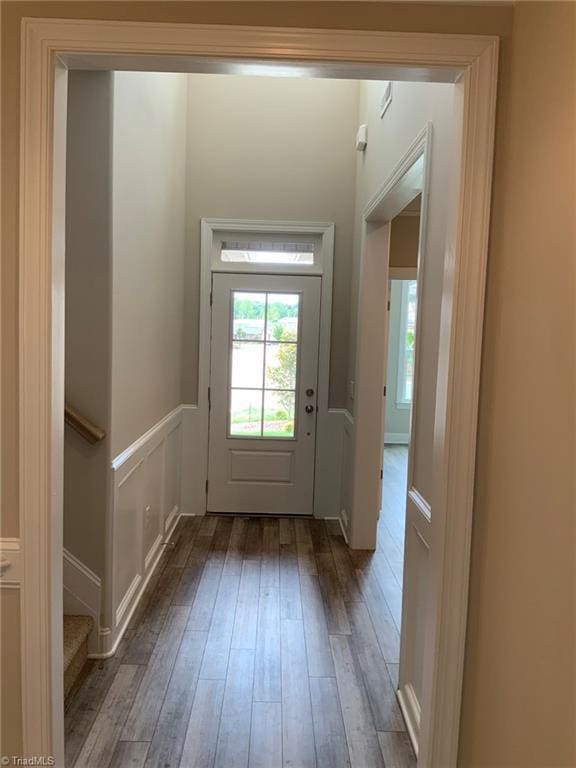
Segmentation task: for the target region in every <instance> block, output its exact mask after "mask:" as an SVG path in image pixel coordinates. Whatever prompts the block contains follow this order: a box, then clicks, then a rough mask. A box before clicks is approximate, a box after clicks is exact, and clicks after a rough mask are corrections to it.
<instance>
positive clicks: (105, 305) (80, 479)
mask: <svg viewBox="0 0 576 768" xmlns="http://www.w3.org/2000/svg"><path fill="white" fill-rule="evenodd" d="M111 128H112V74H111V73H109V72H80V71H78V72H70V74H69V80H68V125H67V142H68V146H67V169H66V174H67V175H66V347H65V360H66V362H65V365H66V370H65V389H66V400H67V401H68V402H69V403H70V404H71V405H72V406H73V407H74V408H76V409H77V410H78V411H80V412H81V413H82V414H84V415H86V416H87V417H88V418H89V419H91V420H92V421H93V422H95V423H96V424H98V425H100V426H101V427H103V428H104V429H105V430H106V431H107V432H108V433H109V432H110V396H111V393H110V388H111V356H110V333H111V331H110V329H111V322H112V316H111V295H110V280H111V270H112V244H111V237H110V235H111V199H110V190H111V183H112V130H111ZM109 446H110V439H109V437H108V438H106V439H105V440H104V441H103V442H101V443H98V444H97V445H88V444H87V443H86V441H85V440H83V438H81V437H80V436H79V435H78V434H76V432H74V431H73V430H72V429H70V428H69V427H67V428H66V430H65V440H64V546H65V548H66V549H68V550H69V551H70V552H72V553H73V554H74V555H75V556H76V557H77V558H78V559H80V560H81V561H82V562H83V563H85V565H87V566H88V567H89V568H90V569H92V571H94V572H95V573H96V574H97V575H98V576H100V577H102V576H103V575H104V567H105V551H104V541H105V525H106V516H107V508H108V476H109V468H110V461H109V459H110V457H109Z"/></svg>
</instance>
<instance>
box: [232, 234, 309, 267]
mask: <svg viewBox="0 0 576 768" xmlns="http://www.w3.org/2000/svg"><path fill="white" fill-rule="evenodd" d="M315 249H316V244H315V243H313V242H311V243H289V242H284V241H268V242H266V241H263V240H253V241H251V242H250V241H242V240H241V241H240V242H238V241H231V240H223V241H222V248H221V251H220V255H221V258H222V261H231V262H236V263H249V264H308V265H310V264H314V252H315Z"/></svg>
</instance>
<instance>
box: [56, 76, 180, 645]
mask: <svg viewBox="0 0 576 768" xmlns="http://www.w3.org/2000/svg"><path fill="white" fill-rule="evenodd" d="M69 94H70V109H69V125H68V127H69V131H68V179H67V185H68V186H67V206H68V208H67V254H66V258H67V265H66V277H67V286H66V291H67V296H66V395H67V398H68V399H69V400H70V402H71V403H72V404H73V405H74V406H76V407H77V408H78V410H80V411H81V412H82V413H84V414H86V415H87V416H88V417H90V418H91V419H93V420H94V421H95V422H97V423H98V424H100V425H102V426H103V427H104V428H105V429H106V431H107V433H108V434H107V437H106V439H105V440H104V441H103V442H102V443H99V444H97V445H88V444H87V443H86V442H85V441H83V440H82V439H81V438H79V437H78V436H77V435H75V434H74V433H73V432H71V431H70V430H67V433H66V448H65V462H66V466H65V513H64V528H65V546H66V548H67V549H68V550H69V551H70V552H71V554H72V555H73V556H74V557H75V558H77V559H78V560H79V561H80V562H81V564H83V565H84V566H88V568H90V569H91V570H92V571H93V572H94V573H95V574H96V576H98V577H100V578H101V581H102V590H101V594H102V601H103V605H102V606H100V608H101V611H102V614H103V617H102V626H103V627H104V628H108V629H109V630H110V632H109V633H105V634H103V635H102V647H101V649H100V650H102V651H107V650H110V648H111V647H112V645H113V643H114V642H115V640H116V639H117V637H118V635H119V633H120V632H121V630H122V627H123V626H124V624H125V622H126V620H127V618H128V616H129V614H130V610H131V608H132V607H133V605H134V604H135V602H136V601H137V600H138V597H139V594H140V592H141V590H142V589H143V588H144V585H145V582H146V579H147V578H148V576H149V575H150V573H151V572H152V569H153V567H154V564H155V560H156V557H157V556H158V554H159V547H160V541H161V539H162V538H163V537H165V536H166V535H168V534H169V532H170V530H171V528H172V526H173V524H174V522H175V520H176V519H177V517H176V516H177V514H178V513H179V511H180V507H181V502H180V467H181V442H182V437H181V412H180V404H181V402H182V391H181V386H182V344H183V341H182V336H183V327H182V318H183V306H184V256H185V237H186V225H185V215H186V208H185V204H186V117H187V115H186V103H187V78H186V75H174V74H152V73H124V72H115V73H102V72H96V73H90V72H73V73H71V75H70V90H69ZM151 428H152V431H151V432H150V431H149V430H151ZM146 433H148V434H146ZM137 440H138V441H139V445H138V447H137V449H134V450H131V451H129V452H128V454H125V455H124V456H123V457H122V459H117V457H118V454H120V453H122V452H125V451H126V449H128V448H129V447H130V446H131V444H133V443H134V441H137ZM68 565H69V566H70V564H68ZM68 573H69V574H70V579H69V583H66V584H65V587H66V589H67V595H74V596H78V593H79V590H78V587H82V586H83V583H82V578H83V575H82V568H81V567H80V568H74V567H72V566H70V567H68V569H67V570H65V574H68ZM80 591H81V590H80ZM76 603H77V601H76ZM78 604H79V603H78ZM91 650H94V647H92V648H91ZM96 650H97V647H96Z"/></svg>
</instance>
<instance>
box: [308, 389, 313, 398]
mask: <svg viewBox="0 0 576 768" xmlns="http://www.w3.org/2000/svg"><path fill="white" fill-rule="evenodd" d="M313 394H314V390H313V389H310V388H308V389H307V390H306V396H307V397H312V396H313Z"/></svg>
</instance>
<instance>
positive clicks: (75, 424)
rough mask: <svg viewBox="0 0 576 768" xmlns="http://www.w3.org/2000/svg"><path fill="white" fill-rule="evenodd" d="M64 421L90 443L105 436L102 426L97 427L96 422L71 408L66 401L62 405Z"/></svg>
mask: <svg viewBox="0 0 576 768" xmlns="http://www.w3.org/2000/svg"><path fill="white" fill-rule="evenodd" d="M64 422H65V423H66V424H67V425H68V426H69V427H72V429H74V430H75V431H76V432H78V434H79V435H81V436H82V437H83V438H84V440H86V441H87V442H89V443H91V444H92V445H94V444H95V443H99V442H100V441H101V440H104V438H105V437H106V432H105V430H103V429H102V427H99V426H98V425H97V424H94V422H92V421H90V419H87V418H86V417H85V416H82V414H81V413H78V411H77V410H76V409H75V408H72V406H71V405H69V404H68V403H66V404H65V406H64Z"/></svg>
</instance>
